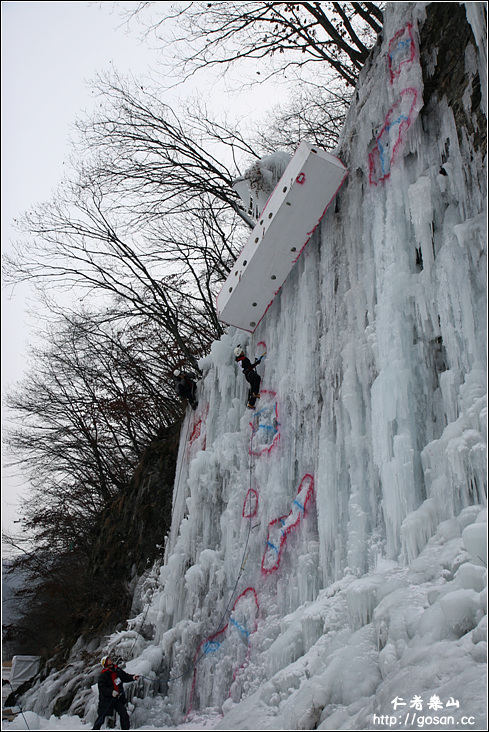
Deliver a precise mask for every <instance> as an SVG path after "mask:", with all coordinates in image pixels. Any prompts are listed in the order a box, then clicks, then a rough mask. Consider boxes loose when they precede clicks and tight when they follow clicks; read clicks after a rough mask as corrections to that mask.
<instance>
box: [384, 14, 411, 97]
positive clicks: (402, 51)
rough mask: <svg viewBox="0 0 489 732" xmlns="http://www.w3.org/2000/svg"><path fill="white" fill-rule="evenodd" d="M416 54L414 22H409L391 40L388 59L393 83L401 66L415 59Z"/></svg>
mask: <svg viewBox="0 0 489 732" xmlns="http://www.w3.org/2000/svg"><path fill="white" fill-rule="evenodd" d="M415 56H416V44H415V42H414V36H413V24H412V23H408V24H407V25H406V26H405V27H404V28H401V30H400V31H398V32H397V33H396V35H395V36H393V37H392V38H391V40H390V42H389V51H388V54H387V60H388V64H389V74H390V79H391V84H392V83H393V81H394V79H395V78H396V77H397V76H399V75H400V73H401V68H402V67H403V66H405V65H406V64H410V63H411V62H412V61H414V58H415Z"/></svg>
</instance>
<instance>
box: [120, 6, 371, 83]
mask: <svg viewBox="0 0 489 732" xmlns="http://www.w3.org/2000/svg"><path fill="white" fill-rule="evenodd" d="M383 6H384V3H372V2H362V3H357V2H341V3H339V2H312V3H311V2H292V3H289V2H287V3H280V2H212V3H208V2H184V3H175V4H173V5H170V6H169V8H168V9H165V10H163V11H162V10H161V9H160V8H161V6H160V4H159V3H155V2H140V3H139V4H138V6H137V8H136V9H135V10H133V11H130V12H128V13H127V15H128V17H129V18H131V17H132V18H134V16H137V18H138V20H139V21H140V22H142V23H143V24H145V25H146V29H147V33H153V34H154V35H155V36H156V38H157V40H158V42H159V44H160V45H161V46H163V45H164V46H165V47H166V46H168V44H169V43H171V44H172V46H173V48H176V53H177V56H178V57H179V58H180V59H181V61H182V63H183V75H184V77H188V76H190V75H191V74H193V73H195V71H196V70H198V69H201V68H205V67H209V66H221V67H223V68H224V69H227V68H229V66H230V65H231V64H234V63H236V62H237V61H241V60H243V59H255V60H262V59H265V58H266V59H268V60H269V59H274V60H276V59H277V57H278V58H279V60H278V61H277V62H276V65H275V67H274V68H273V69H272V71H271V72H270V74H273V73H277V72H280V73H282V72H284V71H286V70H290V69H291V68H296V69H303V68H304V67H305V66H306V65H307V64H310V63H311V62H318V61H319V62H321V63H325V64H327V65H328V66H329V67H330V68H331V69H332V70H334V72H335V74H336V75H337V76H339V77H340V78H341V79H343V80H344V81H345V82H346V83H347V84H348V85H349V86H355V83H356V79H357V77H358V72H359V70H360V69H361V68H362V66H363V64H364V63H365V61H366V59H367V56H368V53H369V49H370V48H371V46H372V45H373V41H374V39H375V36H376V34H378V33H380V31H381V30H382V22H383V14H382V8H383ZM270 74H269V75H270ZM261 78H264V77H263V76H262V77H261Z"/></svg>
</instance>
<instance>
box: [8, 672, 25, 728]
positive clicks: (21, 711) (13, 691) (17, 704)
mask: <svg viewBox="0 0 489 732" xmlns="http://www.w3.org/2000/svg"><path fill="white" fill-rule="evenodd" d="M8 685H9V686H10V688H11V689H12V693H13V695H14V697H15V689H14V687H13V686H12V684H11V683H10V679H8ZM15 699H16V702H17V703H16V706H18V707H19V709H20V713H21V714H22V717H23V718H24V722H25V726H26V727H27V729H30V727H29V725H28V724H27V719H26V718H25V714H24V712H23V710H22V707H21V706H20V704H19V701H18V699H17V697H15Z"/></svg>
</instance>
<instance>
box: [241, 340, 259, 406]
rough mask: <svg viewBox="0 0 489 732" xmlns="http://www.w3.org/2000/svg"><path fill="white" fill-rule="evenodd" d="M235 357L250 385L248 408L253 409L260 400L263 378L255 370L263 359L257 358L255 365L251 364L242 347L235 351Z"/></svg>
mask: <svg viewBox="0 0 489 732" xmlns="http://www.w3.org/2000/svg"><path fill="white" fill-rule="evenodd" d="M234 356H235V358H236V361H237V362H238V363H239V364H240V365H241V368H242V369H243V373H244V376H245V379H246V381H247V382H248V384H249V385H250V387H251V388H250V390H249V392H248V405H247V406H248V407H249V408H250V409H253V407H254V406H255V402H256V400H257V399H259V398H260V383H261V376H260V374H257V373H256V371H255V369H256V367H257V366H258V364H259V363H260V361H261V358H257V359H256V361H255V363H251V361H250V359H249V358H247V357H246V356H245V355H244V351H243V349H242V348H241V346H238V347H237V348H235V349H234Z"/></svg>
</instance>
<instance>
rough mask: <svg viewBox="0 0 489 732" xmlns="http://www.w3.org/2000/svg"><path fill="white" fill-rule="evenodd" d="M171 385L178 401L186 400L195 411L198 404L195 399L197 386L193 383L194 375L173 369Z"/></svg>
mask: <svg viewBox="0 0 489 732" xmlns="http://www.w3.org/2000/svg"><path fill="white" fill-rule="evenodd" d="M173 383H174V386H175V391H176V392H177V394H178V396H179V397H180V399H186V400H187V401H188V403H189V404H190V406H191V407H192V409H193V410H194V411H195V410H196V409H197V406H198V404H199V403H198V401H197V397H196V392H197V384H196V383H195V375H194V374H193V373H191V372H185V371H182V370H181V369H175V371H174V372H173Z"/></svg>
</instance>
